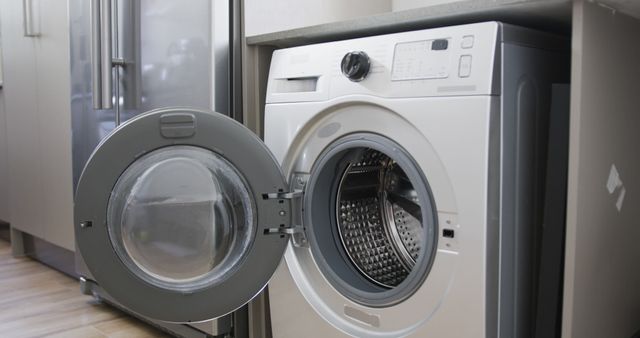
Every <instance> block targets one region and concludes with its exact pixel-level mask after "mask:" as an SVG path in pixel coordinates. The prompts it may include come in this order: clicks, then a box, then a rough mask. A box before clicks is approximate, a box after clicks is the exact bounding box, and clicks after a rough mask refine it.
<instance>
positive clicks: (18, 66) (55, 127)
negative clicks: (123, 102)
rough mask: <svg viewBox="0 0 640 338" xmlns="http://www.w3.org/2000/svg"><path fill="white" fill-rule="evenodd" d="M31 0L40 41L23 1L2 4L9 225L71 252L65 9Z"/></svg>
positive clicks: (61, 4)
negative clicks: (27, 23) (26, 21)
mask: <svg viewBox="0 0 640 338" xmlns="http://www.w3.org/2000/svg"><path fill="white" fill-rule="evenodd" d="M31 1H32V6H33V12H32V13H29V14H30V15H33V16H34V17H32V19H33V20H34V22H35V23H36V24H35V25H34V27H37V30H38V32H39V35H38V36H35V37H27V36H24V31H23V29H24V27H23V16H22V13H23V5H22V1H19V0H2V1H1V2H0V6H1V7H0V24H1V29H2V40H3V45H4V46H5V48H4V49H3V58H4V60H3V61H4V63H3V65H4V85H3V89H2V90H3V92H4V100H5V113H6V128H7V133H6V137H7V145H8V147H7V148H8V149H7V150H8V151H7V158H8V164H9V166H8V167H9V168H8V169H9V170H8V171H9V178H10V179H9V181H10V184H9V192H10V194H9V205H10V215H11V226H12V228H15V229H18V230H20V231H23V232H26V233H29V234H31V235H34V236H36V237H39V238H40V239H44V240H46V241H48V242H51V243H53V244H56V245H58V246H61V247H63V248H66V249H69V250H73V249H74V238H73V192H72V171H71V117H70V116H71V113H70V99H69V97H70V95H69V92H70V75H69V74H70V72H69V29H68V20H67V4H66V2H62V1H56V0H31ZM45 13H46V15H45ZM8 46H10V48H9V47H8Z"/></svg>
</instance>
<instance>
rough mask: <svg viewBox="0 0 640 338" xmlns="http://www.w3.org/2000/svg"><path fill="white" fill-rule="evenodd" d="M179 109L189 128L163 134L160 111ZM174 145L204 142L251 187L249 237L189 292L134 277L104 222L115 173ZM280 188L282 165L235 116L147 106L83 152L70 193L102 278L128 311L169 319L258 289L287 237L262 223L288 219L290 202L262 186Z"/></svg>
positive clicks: (82, 237) (222, 305)
mask: <svg viewBox="0 0 640 338" xmlns="http://www.w3.org/2000/svg"><path fill="white" fill-rule="evenodd" d="M179 112H183V113H186V114H191V115H193V116H194V117H195V129H196V130H195V134H194V135H192V136H189V137H183V138H165V137H163V136H162V134H161V120H162V117H163V116H164V115H165V114H174V113H179ZM174 145H192V146H197V147H202V148H205V149H209V150H211V151H213V152H215V153H217V154H219V155H222V156H224V158H225V159H226V160H227V161H228V162H230V163H231V164H232V165H233V166H235V167H236V169H237V170H238V171H239V172H240V173H242V174H243V175H244V180H245V181H246V182H247V183H248V188H249V190H250V191H251V193H252V195H253V207H254V208H255V217H254V220H255V222H256V223H257V224H256V232H255V234H253V235H254V236H255V238H254V240H253V243H252V245H251V246H250V247H249V249H248V252H247V253H246V255H245V256H244V257H243V260H242V261H241V264H239V265H238V266H237V267H236V268H235V270H234V271H233V273H232V274H230V275H229V276H227V277H226V279H224V280H222V281H219V282H217V283H216V284H215V285H211V286H209V287H206V288H201V289H198V290H195V291H191V292H181V291H176V290H169V289H164V288H160V287H156V286H152V285H151V284H148V283H146V282H145V281H143V280H142V279H140V278H138V277H136V276H135V275H134V274H133V273H131V272H130V271H129V270H128V269H127V266H126V265H125V264H123V262H122V261H120V259H119V258H118V255H117V254H116V253H115V252H114V249H113V246H112V245H111V242H110V240H109V234H108V231H107V226H106V211H107V205H108V200H109V197H110V194H111V190H112V188H113V186H114V184H115V183H116V181H117V180H118V178H119V177H120V175H121V173H122V172H123V171H124V170H125V169H126V168H127V167H128V166H129V165H130V164H131V163H133V162H134V161H136V160H137V159H138V158H139V157H140V156H142V155H144V154H145V153H148V152H150V151H152V150H155V149H158V148H162V147H170V146H174ZM285 188H286V184H285V180H284V178H283V176H282V173H281V172H280V168H279V166H278V164H277V162H276V160H275V159H274V158H273V156H272V155H271V153H270V152H269V150H268V149H267V148H266V146H265V145H264V144H263V143H262V141H260V140H259V139H258V138H257V137H256V136H255V134H253V133H252V132H251V131H249V130H248V129H246V128H245V127H244V126H242V125H240V124H239V123H237V122H235V121H234V120H232V119H230V118H228V117H225V116H222V115H220V114H216V113H213V112H205V111H199V110H194V109H188V108H173V109H164V110H156V111H152V112H149V113H147V114H144V115H141V116H139V117H137V118H134V119H132V120H130V121H129V122H127V123H125V124H124V125H122V126H121V127H120V128H118V130H117V131H115V132H114V133H112V134H110V135H109V136H108V137H107V139H105V141H104V142H103V143H101V144H100V146H99V148H98V149H97V150H96V152H95V153H94V154H93V155H92V157H91V159H90V160H89V162H88V164H87V166H86V168H85V170H84V172H83V174H82V178H81V180H80V182H79V184H78V190H77V194H76V210H75V222H76V225H75V229H76V238H77V240H78V248H79V251H80V253H81V254H82V256H83V258H84V260H85V262H86V264H87V266H88V268H89V270H90V271H91V273H92V275H93V277H94V278H95V279H96V280H97V281H99V283H100V286H101V287H102V288H104V289H105V290H106V291H107V292H108V293H109V294H110V295H112V296H113V297H114V298H115V299H116V300H117V301H118V302H119V303H121V304H123V305H124V306H125V307H127V308H129V309H131V310H132V311H134V312H136V313H139V314H141V315H144V316H146V317H150V318H153V319H157V320H164V321H169V322H182V323H184V322H192V321H203V320H208V319H211V318H216V317H219V316H222V315H225V314H227V313H229V312H231V311H233V310H235V309H237V308H239V307H240V306H242V305H244V304H245V303H247V302H248V301H249V300H251V299H252V298H253V297H254V296H256V295H257V294H258V293H259V292H260V291H261V290H262V288H263V287H264V286H265V285H266V283H267V282H268V280H269V278H270V277H271V275H272V274H273V273H274V271H275V269H276V267H277V265H278V263H279V262H280V260H281V258H282V254H283V252H284V248H285V246H286V243H287V240H288V239H287V238H286V237H285V236H277V235H265V233H266V232H268V230H267V229H268V228H272V227H278V225H280V226H287V225H288V224H289V222H290V218H289V212H290V205H289V204H288V203H283V202H284V201H283V202H281V203H278V202H279V201H278V200H266V199H264V198H263V194H265V193H270V192H275V191H279V190H280V191H282V190H284V189H285ZM87 221H90V222H91V224H92V225H91V226H89V227H82V226H81V223H83V222H84V224H85V225H86V224H87V223H86V222H87ZM186 221H188V220H186Z"/></svg>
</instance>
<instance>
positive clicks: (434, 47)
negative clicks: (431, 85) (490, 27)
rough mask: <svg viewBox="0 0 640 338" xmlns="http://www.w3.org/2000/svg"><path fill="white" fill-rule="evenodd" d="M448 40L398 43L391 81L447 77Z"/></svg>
mask: <svg viewBox="0 0 640 338" xmlns="http://www.w3.org/2000/svg"><path fill="white" fill-rule="evenodd" d="M449 40H450V39H434V40H425V41H411V42H402V43H398V44H396V46H395V50H394V56H393V64H392V67H391V81H402V80H419V79H446V78H447V77H448V76H449V59H450V57H451V55H450V54H451V53H450V49H449Z"/></svg>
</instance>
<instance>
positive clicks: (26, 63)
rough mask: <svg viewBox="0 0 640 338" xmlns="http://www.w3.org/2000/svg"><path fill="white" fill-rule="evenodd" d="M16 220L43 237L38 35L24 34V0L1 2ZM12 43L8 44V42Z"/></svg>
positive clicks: (21, 227)
mask: <svg viewBox="0 0 640 338" xmlns="http://www.w3.org/2000/svg"><path fill="white" fill-rule="evenodd" d="M0 5H1V8H0V23H1V25H2V27H1V29H2V39H3V41H2V42H3V45H4V46H5V48H4V49H3V62H4V69H3V70H4V74H3V75H4V83H3V88H2V90H3V92H4V99H5V110H6V123H7V135H6V136H7V146H8V147H7V149H8V152H7V155H8V156H7V158H8V164H9V167H8V169H9V177H10V183H9V191H10V193H9V201H10V202H9V205H10V213H11V216H12V217H11V223H12V226H13V227H15V228H16V229H19V230H21V231H25V232H27V233H30V234H33V235H36V236H39V237H42V235H43V232H42V229H43V228H42V212H41V210H42V209H41V206H42V204H43V201H42V193H41V192H42V186H41V184H42V181H41V178H40V172H41V170H42V161H41V157H40V148H39V147H40V138H41V135H40V133H39V132H38V125H39V121H38V103H37V90H36V82H37V76H36V69H35V52H34V51H35V41H34V40H35V39H34V38H30V37H24V35H23V23H22V15H21V13H22V2H21V1H8V0H3V1H2V2H0ZM9 46H10V48H8V47H9Z"/></svg>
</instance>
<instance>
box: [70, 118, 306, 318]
mask: <svg viewBox="0 0 640 338" xmlns="http://www.w3.org/2000/svg"><path fill="white" fill-rule="evenodd" d="M287 197H288V196H287V184H286V180H285V179H284V176H283V175H282V172H281V170H280V167H279V165H278V164H277V162H276V160H275V159H274V158H273V156H272V155H271V153H270V151H269V150H268V149H267V148H266V146H265V145H264V144H263V143H262V141H261V140H260V139H259V138H258V137H256V136H255V135H254V134H253V133H252V132H251V131H250V130H248V129H247V128H245V127H244V126H242V125H241V124H239V123H237V122H236V121H233V120H232V119H230V118H228V117H225V116H223V115H220V114H216V113H213V112H207V111H201V110H195V109H190V108H170V109H160V110H154V111H151V112H149V113H146V114H143V115H140V116H139V117H137V118H134V119H132V120H130V121H128V122H127V123H125V124H123V125H122V126H120V127H119V128H118V129H117V130H115V131H114V132H112V133H111V134H110V135H109V136H108V137H107V138H105V140H104V141H103V142H102V143H101V144H100V145H99V146H98V148H97V149H96V151H95V152H94V153H93V155H92V156H91V158H90V160H89V162H88V163H87V165H86V167H85V169H84V172H83V174H82V177H81V179H80V181H79V183H78V189H77V193H76V201H75V233H76V240H77V246H78V249H79V251H80V253H81V255H82V257H83V258H84V260H85V262H86V264H87V266H88V268H89V270H90V271H91V273H92V274H93V277H94V278H95V280H96V282H97V283H98V284H99V285H100V286H101V287H102V288H103V289H104V290H105V291H106V292H108V293H109V294H110V295H111V296H112V297H113V298H114V299H115V300H116V301H118V302H120V303H121V304H122V305H124V306H125V307H127V308H128V309H130V310H132V311H134V312H136V313H138V314H141V315H143V316H146V317H149V318H153V319H157V320H162V321H167V322H176V323H188V322H198V321H204V320H209V319H213V318H217V317H220V316H223V315H226V314H228V313H230V312H232V311H234V310H236V309H237V308H239V307H241V306H243V305H244V304H246V303H247V302H249V301H250V300H251V299H252V298H253V297H254V296H256V295H257V294H258V293H259V292H260V291H261V290H262V289H263V288H264V287H265V285H266V284H267V282H268V281H269V279H270V278H271V276H272V275H273V273H274V271H275V270H276V268H277V266H278V264H279V262H280V260H281V258H282V255H283V252H284V250H285V247H286V244H287V241H288V237H289V236H287V235H286V234H288V233H293V232H295V231H293V230H294V228H292V226H291V224H290V222H291V221H290V220H291V216H290V214H291V205H290V201H289V200H287Z"/></svg>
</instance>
